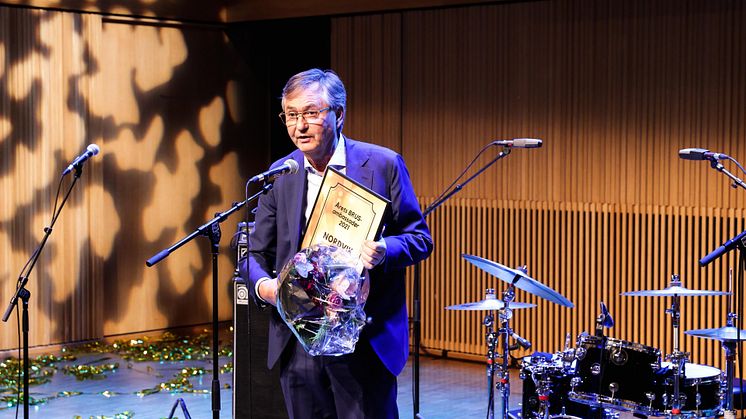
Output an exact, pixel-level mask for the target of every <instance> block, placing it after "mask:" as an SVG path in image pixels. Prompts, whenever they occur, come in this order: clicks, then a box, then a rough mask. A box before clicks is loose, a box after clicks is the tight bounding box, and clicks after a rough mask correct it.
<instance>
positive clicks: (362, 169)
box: [345, 137, 373, 189]
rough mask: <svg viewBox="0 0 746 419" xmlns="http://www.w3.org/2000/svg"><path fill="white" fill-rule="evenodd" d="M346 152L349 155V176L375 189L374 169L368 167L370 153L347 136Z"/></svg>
mask: <svg viewBox="0 0 746 419" xmlns="http://www.w3.org/2000/svg"><path fill="white" fill-rule="evenodd" d="M345 153H346V155H347V176H349V177H351V178H352V179H354V180H356V181H358V182H360V183H361V184H362V185H363V186H365V187H366V188H368V189H373V170H372V169H371V168H370V167H368V165H367V163H368V159H370V153H369V152H367V151H366V150H363V149H361V148H360V145H359V144H358V143H357V142H356V141H354V140H350V139H349V138H347V137H345Z"/></svg>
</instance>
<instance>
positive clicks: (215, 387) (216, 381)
mask: <svg viewBox="0 0 746 419" xmlns="http://www.w3.org/2000/svg"><path fill="white" fill-rule="evenodd" d="M272 186H273V184H272V183H265V184H264V185H263V186H262V190H261V191H259V192H257V193H256V194H254V195H253V196H251V197H249V198H246V199H245V200H243V201H241V202H238V203H234V204H233V207H231V208H230V209H229V210H227V211H224V212H219V213H216V214H215V218H213V219H212V220H210V221H208V222H207V223H205V224H203V225H201V226H199V227H198V228H197V229H196V230H194V231H193V232H191V233H190V234H189V235H187V236H186V237H184V238H183V239H181V240H179V241H178V242H176V243H175V244H174V245H172V246H171V247H169V248H167V249H164V250H162V251H160V252H158V253H157V254H155V255H154V256H153V257H151V258H150V259H148V260H147V261H146V262H145V265H147V266H148V267H151V266H153V265H155V264H156V263H158V262H160V261H161V260H163V259H165V258H166V257H167V256H168V255H170V254H171V253H173V252H174V251H175V250H176V249H178V248H180V247H181V246H183V245H185V244H187V243H189V242H190V241H192V239H194V238H195V237H197V236H207V237H208V238H209V239H210V253H211V255H212V417H213V418H214V419H219V418H220V378H219V372H220V368H219V366H218V253H219V252H220V235H221V233H220V223H222V222H223V221H225V220H226V219H227V218H228V216H229V215H231V214H233V213H234V212H236V211H238V210H239V209H240V208H241V207H243V206H244V205H246V204H247V203H249V202H251V201H253V200H255V199H257V198H259V196H260V195H262V194H264V193H267V192H269V191H270V190H271V189H272Z"/></svg>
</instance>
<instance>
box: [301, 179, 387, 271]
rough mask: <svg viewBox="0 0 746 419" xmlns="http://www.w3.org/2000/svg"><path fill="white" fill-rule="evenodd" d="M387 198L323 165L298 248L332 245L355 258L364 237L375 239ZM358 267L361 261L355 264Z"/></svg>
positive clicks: (357, 257) (358, 255)
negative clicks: (304, 233)
mask: <svg viewBox="0 0 746 419" xmlns="http://www.w3.org/2000/svg"><path fill="white" fill-rule="evenodd" d="M389 203H390V202H389V200H387V199H386V198H383V197H382V196H380V195H378V194H377V193H375V192H373V191H371V190H370V189H368V188H366V187H365V186H363V185H361V184H360V183H358V182H356V181H354V180H352V179H350V178H349V177H347V176H346V175H344V174H343V173H342V172H340V171H339V170H337V169H334V168H332V167H329V168H327V169H326V173H325V174H324V180H323V181H322V182H321V189H320V190H319V194H318V196H317V197H316V202H315V203H314V205H313V209H312V210H311V217H309V219H308V224H307V225H306V235H305V236H304V237H303V243H302V245H301V247H302V248H306V247H309V246H311V245H314V244H326V245H334V246H337V247H340V248H342V249H345V250H347V251H349V252H350V253H351V254H352V256H353V257H355V258H356V259H359V258H360V252H361V248H362V245H363V242H364V241H365V240H375V239H376V236H377V235H378V233H379V232H380V229H381V221H382V220H383V214H384V212H385V211H386V207H387V206H388V205H389ZM358 270H359V271H362V262H361V263H360V264H359V269H358Z"/></svg>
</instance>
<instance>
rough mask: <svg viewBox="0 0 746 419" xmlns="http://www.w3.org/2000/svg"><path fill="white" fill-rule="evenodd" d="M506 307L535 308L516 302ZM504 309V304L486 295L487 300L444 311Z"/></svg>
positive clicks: (528, 304)
mask: <svg viewBox="0 0 746 419" xmlns="http://www.w3.org/2000/svg"><path fill="white" fill-rule="evenodd" d="M508 307H509V308H510V309H511V310H512V309H514V308H531V307H536V304H531V303H518V302H515V301H513V302H511V303H510V304H509V305H508ZM503 308H505V303H504V302H502V301H501V300H498V299H497V298H496V297H495V295H494V294H492V296H491V297H490V295H489V294H488V295H487V298H486V299H484V300H482V301H476V302H473V303H464V304H456V305H455V306H448V307H446V309H448V310H471V311H476V310H502V309H503Z"/></svg>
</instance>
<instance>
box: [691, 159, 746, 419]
mask: <svg viewBox="0 0 746 419" xmlns="http://www.w3.org/2000/svg"><path fill="white" fill-rule="evenodd" d="M729 159H730V160H732V161H733V162H734V163H736V165H737V166H738V167H739V168H741V170H743V167H742V166H741V164H740V163H738V162H737V161H736V160H735V159H733V158H730V157H729ZM710 167H712V168H713V169H715V170H717V171H718V172H720V173H723V174H725V175H726V176H728V178H730V179H731V180H732V181H733V183H732V184H731V185H730V186H731V187H733V188H735V189H737V188H738V187H739V186H740V187H741V188H743V189H746V183H744V181H743V180H741V179H739V178H738V177H737V176H736V175H734V174H733V173H731V172H729V171H728V170H727V169H726V168H725V167H724V166H723V165H722V164H721V163H720V161H719V160H718V159H714V158H713V159H710ZM745 234H746V231H744V232H742V233H740V234H739V235H738V236H736V237H734V238H733V239H732V240H733V241H734V242H735V246H734V247H735V248H737V249H738V250H739V255H738V264H739V267H740V269H739V272H738V275H739V276H740V277H741V281H739V285H738V299H737V301H736V311H737V313H738V314H736V315H735V317H736V326H737V328H736V331H737V333H736V335H737V336H736V341H735V342H731V343H730V345H731V346H730V347H728V348H726V362H727V360H728V357H730V358H731V361H732V360H733V359H734V358H735V356H734V350H735V349H736V348H738V350H737V351H735V352H736V353H737V356H738V365H739V369H740V370H741V371H740V372H741V374H739V375H741V376H743V362H742V361H743V351H742V350H741V349H742V346H741V342H743V341H742V340H741V332H740V330H741V319H742V318H743V291H744V290H743V286H744V284H743V275H744V272H746V243H744V237H745V236H744V235H745ZM710 255H712V253H710ZM708 256H709V255H708ZM706 258H707V256H706V257H705V259H706ZM703 260H704V259H703ZM703 260H700V262H699V263H700V266H701V267H704V266H705V265H706V264H708V263H710V262H712V260H714V259H710V260H707V261H706V263H704V264H703V263H702V262H703ZM731 321H732V319H731V317H730V313H729V317H728V324H730V323H731ZM723 347H724V348H725V342H723ZM728 367H730V368H731V369H732V367H731V366H730V365H728ZM726 375H727V374H726ZM731 375H732V371H731ZM729 380H730V381H729V382H728V383H727V386H726V393H727V394H726V398H725V405H726V412H729V411H731V412H732V408H733V381H732V378H729ZM739 386H740V394H739V396H740V398H741V400H740V402H741V404H740V405H741V411H742V412H743V409H744V406H743V389H744V386H743V381H742V380H741V381H740V384H739Z"/></svg>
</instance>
